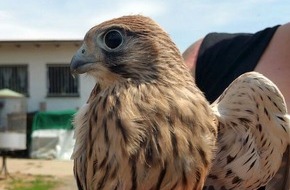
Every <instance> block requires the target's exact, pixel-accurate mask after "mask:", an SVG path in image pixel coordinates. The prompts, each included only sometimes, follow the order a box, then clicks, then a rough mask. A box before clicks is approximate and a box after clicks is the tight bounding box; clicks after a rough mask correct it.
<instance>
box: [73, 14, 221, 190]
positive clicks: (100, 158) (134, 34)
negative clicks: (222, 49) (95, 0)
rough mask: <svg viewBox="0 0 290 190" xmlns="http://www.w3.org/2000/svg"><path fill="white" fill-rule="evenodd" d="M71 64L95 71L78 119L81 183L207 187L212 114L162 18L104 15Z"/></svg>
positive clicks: (119, 186) (103, 186)
mask: <svg viewBox="0 0 290 190" xmlns="http://www.w3.org/2000/svg"><path fill="white" fill-rule="evenodd" d="M71 70H72V72H74V73H77V74H81V73H87V74H88V75H91V76H94V77H95V79H96V85H95V88H94V90H93V91H92V93H91V96H90V98H89V100H88V102H87V104H86V105H85V106H84V107H83V108H82V109H81V110H80V111H79V112H78V114H77V115H76V116H75V121H74V124H75V127H76V133H75V137H76V145H75V149H74V153H73V156H72V158H73V159H74V163H75V165H74V172H75V177H76V180H77V185H78V187H79V189H108V190H112V189H124V190H125V189H126V190H127V189H132V190H138V189H142V190H145V189H148V190H149V189H164V190H165V189H180V190H183V189H184V190H187V189H196V190H201V189H202V188H203V184H204V181H205V179H206V176H207V174H208V171H209V169H210V166H211V162H212V159H213V156H214V150H215V142H216V136H217V135H216V134H217V131H216V130H217V127H216V125H217V124H216V120H215V116H214V114H213V112H212V110H211V108H210V105H209V104H208V102H207V101H206V100H205V98H204V96H203V94H202V93H201V92H200V90H199V89H198V88H197V87H196V85H195V83H194V81H193V79H192V77H191V74H190V72H189V71H188V69H187V68H186V66H185V64H184V62H183V59H182V56H181V54H180V52H179V51H178V49H177V47H176V45H175V44H174V43H173V42H172V41H171V39H170V38H169V36H168V35H167V34H166V33H165V32H164V31H163V30H162V29H161V27H160V26H158V25H157V24H156V23H155V22H154V21H152V20H151V19H150V18H147V17H143V16H139V15H137V16H124V17H120V18H117V19H113V20H109V21H106V22H104V23H101V24H100V25H97V26H95V27H93V28H92V29H90V30H89V31H88V33H87V34H86V36H85V38H84V41H83V44H82V46H81V48H80V49H79V50H78V51H77V53H76V54H75V55H74V57H73V59H72V61H71Z"/></svg>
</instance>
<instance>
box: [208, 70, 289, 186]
mask: <svg viewBox="0 0 290 190" xmlns="http://www.w3.org/2000/svg"><path fill="white" fill-rule="evenodd" d="M212 108H213V110H214V112H215V114H216V116H217V118H218V120H219V129H218V130H219V132H218V150H217V154H216V158H215V160H214V162H213V167H212V169H211V171H210V174H209V176H208V179H207V182H206V186H208V187H209V186H213V187H215V188H217V189H256V188H258V187H260V186H264V185H266V184H268V182H269V181H270V180H271V179H273V180H272V181H271V182H270V183H269V184H268V185H271V184H274V183H283V181H286V180H287V179H285V178H288V175H284V174H283V175H282V176H281V177H279V175H278V174H279V173H277V175H275V174H276V172H277V171H278V169H279V168H280V166H283V168H285V167H287V169H286V170H287V171H284V172H286V173H289V162H288V160H289V154H288V153H289V152H287V151H286V148H287V146H288V145H289V141H290V140H289V139H290V135H289V131H290V128H289V125H290V119H289V118H290V117H289V116H288V115H287V107H286V103H285V100H284V97H283V95H282V94H281V92H280V91H279V89H278V88H277V87H276V85H275V84H273V83H272V82H271V81H270V80H269V79H267V78H266V77H264V76H263V75H261V74H259V73H256V72H249V73H245V74H243V75H241V76H240V77H238V78H237V79H236V80H235V81H233V82H232V84H231V85H230V86H229V87H228V88H227V89H226V90H225V91H224V93H223V94H222V95H221V96H220V97H219V98H218V99H217V100H216V101H215V102H214V103H213V104H212ZM284 153H285V154H284ZM283 154H284V155H285V156H287V158H285V161H287V164H288V165H286V166H284V165H281V163H282V156H283ZM281 172H282V171H281ZM273 176H275V177H274V178H273ZM284 184H285V183H284ZM276 189H277V188H276ZM281 189H282V188H281ZM288 189H289V187H288V188H287V190H288Z"/></svg>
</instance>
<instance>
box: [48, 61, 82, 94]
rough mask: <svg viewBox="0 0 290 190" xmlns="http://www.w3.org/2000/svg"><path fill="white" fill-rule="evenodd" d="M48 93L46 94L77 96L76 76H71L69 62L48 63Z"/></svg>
mask: <svg viewBox="0 0 290 190" xmlns="http://www.w3.org/2000/svg"><path fill="white" fill-rule="evenodd" d="M47 73H48V74H47V76H48V93H47V96H50V97H58V96H64V97H66V96H69V97H71V96H79V92H78V85H79V82H78V80H79V79H78V77H77V76H76V77H75V78H74V77H72V75H71V73H70V68H69V64H48V65H47Z"/></svg>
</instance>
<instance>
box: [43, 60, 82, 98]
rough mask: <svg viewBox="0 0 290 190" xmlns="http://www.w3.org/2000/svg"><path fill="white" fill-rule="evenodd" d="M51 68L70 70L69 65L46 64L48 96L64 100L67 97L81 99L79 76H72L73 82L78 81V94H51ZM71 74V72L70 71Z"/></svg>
mask: <svg viewBox="0 0 290 190" xmlns="http://www.w3.org/2000/svg"><path fill="white" fill-rule="evenodd" d="M51 67H54V68H56V67H67V68H68V69H69V63H47V64H46V87H47V92H46V96H47V97H48V98H54V97H63V98H66V97H68V98H69V97H80V92H79V89H80V79H79V76H74V77H73V76H72V75H71V74H70V75H71V77H72V78H73V80H76V85H77V86H76V91H77V92H76V93H51V92H50V85H51V84H50V78H49V77H50V74H49V68H51ZM68 72H69V73H70V71H68Z"/></svg>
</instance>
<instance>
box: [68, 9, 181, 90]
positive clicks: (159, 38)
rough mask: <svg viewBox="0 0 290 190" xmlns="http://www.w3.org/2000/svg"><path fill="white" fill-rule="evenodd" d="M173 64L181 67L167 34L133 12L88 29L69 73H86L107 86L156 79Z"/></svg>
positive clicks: (167, 71) (156, 25) (167, 72)
mask: <svg viewBox="0 0 290 190" xmlns="http://www.w3.org/2000/svg"><path fill="white" fill-rule="evenodd" d="M180 63H182V64H180ZM176 65H182V67H184V64H183V60H182V57H181V55H180V53H179V51H178V49H177V48H176V46H175V44H174V43H173V42H172V41H171V40H170V38H169V36H168V35H167V33H166V32H164V31H163V30H162V29H161V27H160V26H158V24H156V23H155V22H154V21H153V20H151V19H150V18H148V17H144V16H140V15H135V16H124V17H120V18H117V19H113V20H109V21H106V22H103V23H101V24H99V25H97V26H95V27H93V28H91V29H90V30H89V31H88V32H87V34H86V36H85V38H84V41H83V44H82V46H81V47H80V49H79V50H78V51H77V52H76V54H75V55H74V56H73V58H72V61H71V65H70V67H71V71H72V72H73V73H76V74H82V73H87V74H89V75H92V76H94V77H95V78H96V79H97V80H98V82H99V83H100V84H101V85H103V86H108V85H110V84H112V83H115V82H119V81H122V80H133V81H139V82H152V81H156V80H159V78H160V77H161V76H168V75H170V69H174V68H175V67H176ZM177 68H180V66H177ZM161 72H162V74H161ZM172 75H173V76H174V77H176V73H172Z"/></svg>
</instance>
